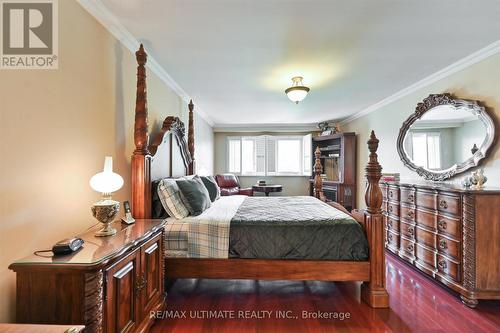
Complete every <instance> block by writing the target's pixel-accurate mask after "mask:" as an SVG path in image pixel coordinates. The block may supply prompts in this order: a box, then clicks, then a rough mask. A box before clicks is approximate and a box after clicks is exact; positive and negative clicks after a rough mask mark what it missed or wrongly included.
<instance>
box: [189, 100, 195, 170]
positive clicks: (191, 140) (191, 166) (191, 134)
mask: <svg viewBox="0 0 500 333" xmlns="http://www.w3.org/2000/svg"><path fill="white" fill-rule="evenodd" d="M188 108H189V122H188V150H189V153H190V154H191V159H192V162H191V163H189V166H188V175H194V173H195V160H194V115H193V110H194V104H193V100H190V101H189V104H188Z"/></svg>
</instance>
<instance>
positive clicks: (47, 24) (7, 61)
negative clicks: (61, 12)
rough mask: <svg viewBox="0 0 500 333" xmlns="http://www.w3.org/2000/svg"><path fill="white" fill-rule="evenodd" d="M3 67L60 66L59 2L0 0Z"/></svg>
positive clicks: (54, 67)
mask: <svg viewBox="0 0 500 333" xmlns="http://www.w3.org/2000/svg"><path fill="white" fill-rule="evenodd" d="M0 5H1V16H0V17H1V21H2V23H1V28H2V32H1V37H2V42H1V46H2V48H1V59H0V60H1V61H0V68H1V69H57V67H58V56H57V46H58V38H57V37H58V36H57V23H58V22H57V2H56V1H54V0H34V1H33V0H32V1H14V0H0Z"/></svg>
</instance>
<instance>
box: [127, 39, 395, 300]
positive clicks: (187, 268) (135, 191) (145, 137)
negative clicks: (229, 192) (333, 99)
mask: <svg viewBox="0 0 500 333" xmlns="http://www.w3.org/2000/svg"><path fill="white" fill-rule="evenodd" d="M136 58H137V62H138V67H137V99H136V108H135V125H134V142H135V147H136V148H135V151H134V153H133V156H132V212H133V215H134V217H135V218H151V217H152V205H153V198H152V192H153V191H152V186H153V185H152V184H153V182H154V181H157V180H159V179H162V178H172V177H176V176H179V175H177V174H175V172H174V171H173V158H172V157H173V152H174V151H176V150H177V149H176V148H175V147H174V146H175V145H174V144H173V141H174V140H173V139H174V138H175V141H176V143H177V147H178V149H179V150H180V157H181V159H182V162H183V165H184V167H185V173H184V174H185V175H192V174H194V173H195V160H194V124H193V110H194V105H193V103H192V101H191V102H190V103H189V124H188V135H187V137H188V139H187V142H186V140H185V128H184V124H183V122H182V121H181V120H180V119H179V118H177V117H172V116H169V117H167V118H165V120H164V122H163V125H162V128H161V130H160V132H159V133H158V134H157V135H156V137H155V138H154V140H152V143H151V144H150V143H149V133H148V111H147V96H146V69H145V64H146V60H147V54H146V52H145V51H144V48H143V46H142V45H141V46H140V48H139V50H138V51H137V52H136ZM378 142H379V141H378V139H377V138H376V137H375V134H374V133H373V132H372V133H371V137H370V140H369V141H368V148H369V150H370V156H369V162H368V164H367V166H366V169H365V170H366V178H367V181H368V186H367V188H366V194H365V200H366V205H367V209H366V212H365V213H364V215H363V216H362V218H361V219H358V222H359V223H360V224H361V225H362V227H363V229H361V230H364V233H365V235H366V239H367V244H368V248H369V255H367V258H368V259H367V260H361V261H346V260H292V259H259V258H255V259H239V258H236V259H235V258H229V259H212V258H185V257H184V258H171V257H166V258H165V276H166V277H167V278H172V279H174V278H209V279H256V280H259V279H262V280H323V281H364V283H363V284H362V286H361V289H362V293H361V296H362V299H363V300H364V301H365V302H366V303H368V304H369V305H370V306H371V307H375V308H385V307H388V306H389V296H388V294H387V291H386V289H385V260H384V226H383V219H382V212H381V205H382V192H381V190H380V187H379V179H380V177H381V170H382V168H381V166H380V164H379V163H378V161H377V154H376V151H377V148H378ZM316 157H317V159H316V164H315V166H314V172H315V196H316V197H317V198H318V199H319V198H321V197H322V181H321V177H320V174H321V172H322V169H321V163H320V160H319V154H317V155H316ZM311 200H312V199H311ZM314 200H316V199H314ZM316 201H318V200H316ZM321 204H323V203H321Z"/></svg>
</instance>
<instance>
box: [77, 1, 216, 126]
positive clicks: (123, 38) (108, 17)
mask: <svg viewBox="0 0 500 333" xmlns="http://www.w3.org/2000/svg"><path fill="white" fill-rule="evenodd" d="M77 1H78V3H79V4H80V5H81V6H82V7H83V8H84V9H85V10H86V11H87V12H89V13H90V15H92V16H93V17H94V18H95V19H96V20H97V21H98V22H99V23H101V25H102V26H104V28H106V30H108V31H109V32H110V33H111V34H112V35H113V36H114V37H115V38H116V39H117V40H118V41H119V42H120V43H122V44H123V46H125V47H126V48H127V49H129V51H130V52H132V54H135V51H137V49H138V48H139V44H140V42H139V40H138V39H137V38H135V37H134V35H132V33H130V31H128V30H127V29H126V28H125V27H124V26H123V24H121V23H120V21H119V20H118V19H117V18H116V17H115V16H114V15H113V14H112V13H111V12H110V11H109V10H108V9H107V8H106V7H105V6H104V5H103V4H102V3H101V2H100V1H99V0H77ZM146 67H147V68H149V69H150V70H151V71H152V72H153V73H155V74H156V75H157V76H158V77H159V78H160V79H161V80H162V81H163V82H165V84H166V85H167V86H168V87H169V88H170V89H172V90H173V91H174V92H175V93H176V94H177V95H178V96H179V97H180V98H182V100H183V101H184V102H185V103H186V104H187V103H189V101H190V100H191V97H190V96H189V94H188V93H187V92H186V91H185V90H184V89H182V87H181V86H179V85H178V84H177V82H175V81H174V79H173V78H172V77H171V76H170V75H169V74H168V73H167V71H166V70H165V69H164V68H163V67H162V66H161V65H160V63H158V61H156V59H155V58H154V57H153V56H152V55H151V54H149V53H148V61H147V63H146ZM195 110H196V113H198V115H200V116H201V117H202V118H203V119H204V120H205V121H206V122H207V123H208V124H209V125H210V126H214V122H213V120H212V119H211V118H210V117H209V116H208V114H206V113H205V112H203V110H201V109H200V107H198V106H196V104H195Z"/></svg>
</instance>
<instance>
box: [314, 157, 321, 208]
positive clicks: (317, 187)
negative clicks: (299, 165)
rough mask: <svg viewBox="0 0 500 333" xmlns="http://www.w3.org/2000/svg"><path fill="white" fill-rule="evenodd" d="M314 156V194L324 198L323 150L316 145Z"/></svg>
mask: <svg viewBox="0 0 500 333" xmlns="http://www.w3.org/2000/svg"><path fill="white" fill-rule="evenodd" d="M314 156H315V157H316V160H315V161H314V167H313V168H314V196H315V197H316V198H318V199H320V200H322V198H323V179H322V178H321V174H322V173H323V166H322V165H321V159H320V157H321V150H319V147H316V150H315V151H314Z"/></svg>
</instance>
